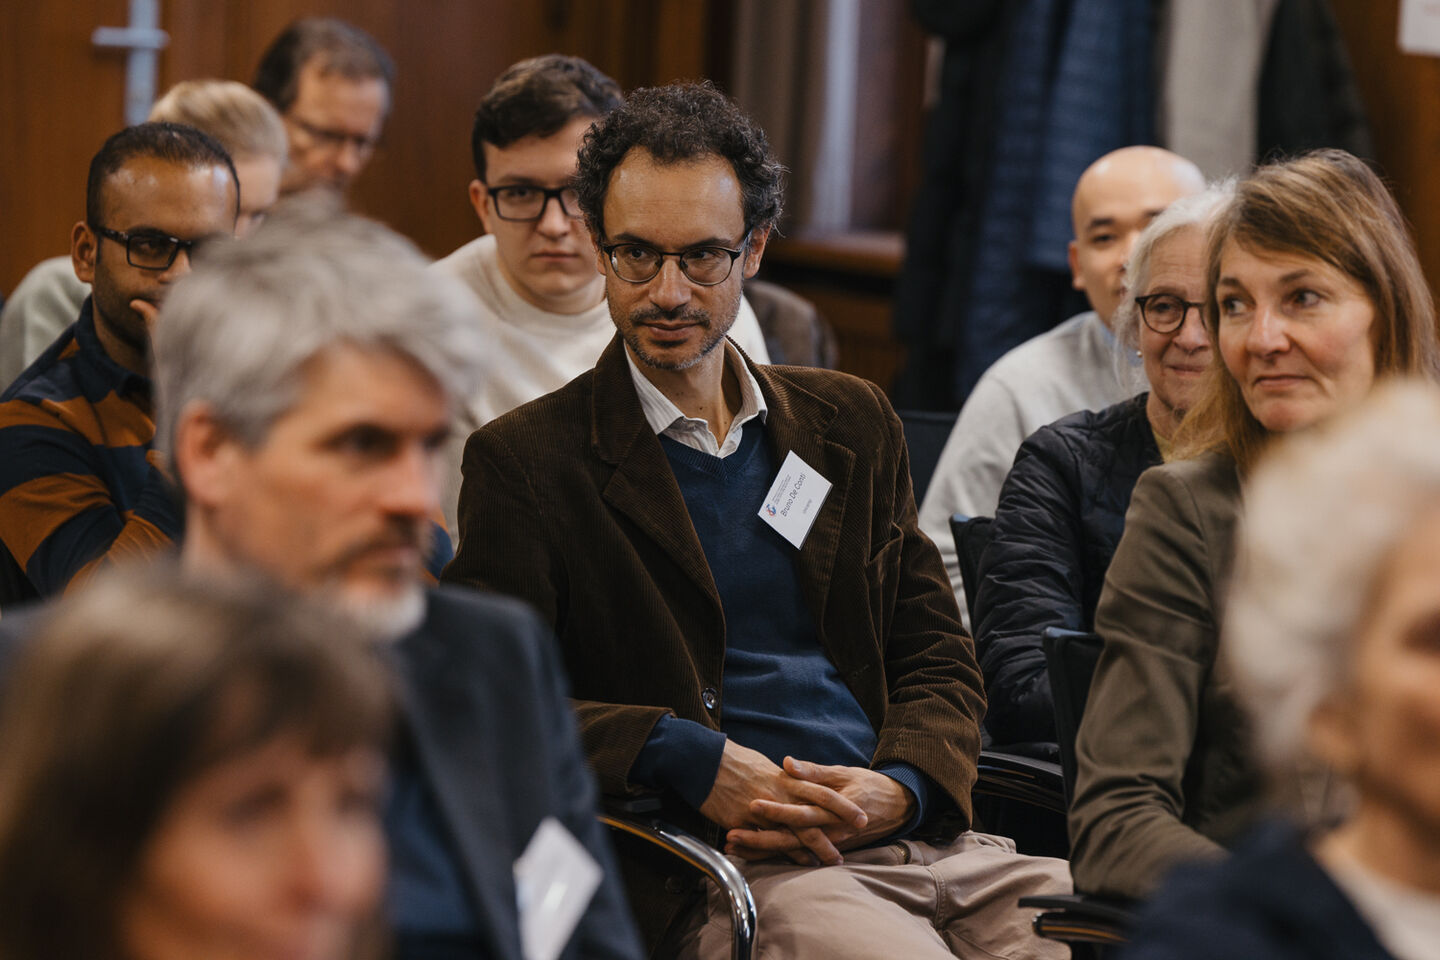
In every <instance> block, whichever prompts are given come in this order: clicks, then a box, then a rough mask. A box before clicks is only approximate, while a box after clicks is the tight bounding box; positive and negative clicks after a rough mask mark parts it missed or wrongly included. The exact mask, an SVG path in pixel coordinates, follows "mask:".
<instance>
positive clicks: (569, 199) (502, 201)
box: [485, 184, 584, 221]
mask: <svg viewBox="0 0 1440 960" xmlns="http://www.w3.org/2000/svg"><path fill="white" fill-rule="evenodd" d="M485 190H486V192H488V193H489V194H490V199H491V200H493V201H494V202H495V212H496V213H497V214H499V215H500V219H501V220H517V221H526V220H539V219H540V218H541V217H543V216H545V206H546V205H547V204H548V203H549V202H550V199H551V198H552V197H553V198H554V199H555V201H556V202H557V203H559V204H560V212H561V213H563V214H565V216H567V217H569V218H570V219H571V220H579V219H581V218H582V217H583V216H584V214H583V213H581V212H580V198H579V197H578V196H577V195H576V193H575V191H574V190H573V189H572V188H570V187H532V186H529V185H527V184H512V185H509V186H504V187H486V188H485Z"/></svg>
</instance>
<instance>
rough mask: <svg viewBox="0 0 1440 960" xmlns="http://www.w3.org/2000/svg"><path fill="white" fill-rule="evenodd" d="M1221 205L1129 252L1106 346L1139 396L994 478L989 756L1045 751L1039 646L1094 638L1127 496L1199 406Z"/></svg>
mask: <svg viewBox="0 0 1440 960" xmlns="http://www.w3.org/2000/svg"><path fill="white" fill-rule="evenodd" d="M1232 193H1233V189H1232V187H1231V186H1230V185H1223V186H1218V187H1211V188H1210V189H1209V190H1206V191H1205V192H1204V193H1200V194H1196V195H1194V196H1190V197H1182V198H1181V199H1179V200H1176V201H1175V202H1174V203H1173V204H1171V205H1170V207H1169V208H1167V209H1166V211H1165V212H1164V213H1162V214H1161V215H1160V216H1158V217H1156V218H1155V219H1154V220H1152V221H1151V222H1150V225H1149V226H1148V227H1146V228H1145V231H1144V232H1143V233H1141V234H1140V238H1139V239H1138V240H1136V241H1135V249H1134V251H1133V252H1132V253H1131V255H1130V260H1129V263H1128V264H1127V265H1126V278H1127V279H1126V286H1127V292H1126V295H1125V300H1124V301H1123V302H1122V303H1121V305H1120V307H1119V309H1118V310H1117V311H1116V314H1115V333H1116V336H1117V337H1119V339H1120V341H1121V342H1122V343H1123V344H1124V345H1125V346H1126V347H1127V348H1128V349H1130V350H1134V351H1136V352H1137V353H1138V354H1139V355H1140V357H1141V360H1142V362H1143V364H1144V368H1145V377H1146V379H1147V380H1148V381H1149V384H1150V389H1149V391H1148V392H1145V393H1142V394H1140V395H1139V396H1136V397H1132V398H1131V399H1129V400H1124V401H1121V402H1120V403H1117V404H1115V405H1114V406H1112V407H1106V408H1105V409H1104V410H1101V411H1098V412H1094V411H1090V410H1083V411H1081V412H1079V413H1074V414H1071V415H1070V416H1068V417H1065V418H1064V419H1062V420H1057V421H1056V422H1055V423H1052V424H1050V425H1049V426H1048V427H1041V428H1040V429H1039V430H1037V431H1035V432H1034V433H1033V434H1031V435H1030V438H1029V439H1028V440H1026V441H1025V442H1024V443H1023V444H1021V445H1020V452H1019V454H1017V455H1016V457H1015V466H1014V467H1012V468H1011V470H1010V475H1009V476H1008V477H1006V478H1005V486H1004V488H1003V489H1002V490H1001V492H1000V505H999V506H998V507H997V508H996V510H995V525H994V527H993V528H992V529H991V540H990V545H989V547H988V548H987V549H986V551H985V553H984V555H983V556H982V557H981V560H980V583H979V584H976V586H977V587H978V588H979V596H978V597H977V598H976V604H975V610H976V618H977V622H976V624H975V650H976V656H977V657H978V659H979V661H980V669H981V672H982V673H983V674H984V676H985V699H986V703H987V709H986V712H985V725H986V727H987V729H989V731H990V735H991V737H993V738H994V739H995V741H996V742H998V743H1030V742H1044V743H1052V742H1054V740H1055V712H1054V711H1055V706H1054V701H1053V700H1052V699H1051V696H1050V677H1049V674H1047V673H1046V671H1045V651H1044V649H1043V648H1042V646H1041V634H1043V633H1044V631H1045V629H1046V628H1047V627H1065V628H1066V629H1069V630H1090V629H1092V627H1093V626H1094V620H1095V604H1096V602H1097V601H1098V600H1099V599H1100V587H1101V585H1102V584H1103V583H1104V582H1105V570H1106V568H1107V567H1109V566H1110V558H1111V556H1113V555H1114V553H1115V545H1116V544H1117V543H1119V542H1120V531H1121V530H1123V529H1124V527H1125V508H1126V507H1128V506H1129V505H1130V491H1131V490H1132V489H1133V488H1134V486H1135V481H1136V480H1137V479H1139V477H1140V474H1141V473H1142V472H1143V471H1145V470H1146V469H1148V468H1150V467H1152V466H1154V465H1155V464H1157V463H1159V462H1160V460H1161V456H1162V454H1163V453H1164V452H1165V448H1168V447H1169V445H1170V438H1171V437H1173V436H1174V435H1175V430H1176V429H1177V428H1178V427H1179V426H1180V420H1181V418H1182V417H1184V415H1185V411H1187V410H1189V409H1190V407H1191V405H1192V404H1193V403H1194V402H1195V399H1196V397H1197V396H1198V395H1199V390H1200V378H1201V376H1202V375H1203V374H1204V372H1205V369H1206V367H1207V366H1208V365H1209V362H1210V335H1209V334H1208V333H1207V332H1206V330H1205V320H1204V318H1203V317H1202V316H1201V315H1200V311H1201V309H1202V308H1203V307H1204V301H1205V268H1206V260H1205V232H1206V230H1207V229H1208V228H1209V226H1210V221H1211V220H1212V219H1213V218H1214V216H1215V214H1216V213H1217V212H1218V211H1219V209H1220V207H1221V206H1222V205H1223V204H1224V203H1225V202H1226V201H1227V200H1228V199H1229V198H1230V196H1231V195H1232Z"/></svg>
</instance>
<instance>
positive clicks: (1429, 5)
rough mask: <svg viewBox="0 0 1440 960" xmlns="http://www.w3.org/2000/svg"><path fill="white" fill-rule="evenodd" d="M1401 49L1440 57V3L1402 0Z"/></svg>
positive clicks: (1426, 0) (1429, 0) (1430, 0)
mask: <svg viewBox="0 0 1440 960" xmlns="http://www.w3.org/2000/svg"><path fill="white" fill-rule="evenodd" d="M1400 49H1401V50H1403V51H1405V52H1406V53H1428V54H1429V55H1430V56H1432V57H1433V56H1440V2H1436V0H1401V3H1400Z"/></svg>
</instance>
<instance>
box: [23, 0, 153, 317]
mask: <svg viewBox="0 0 1440 960" xmlns="http://www.w3.org/2000/svg"><path fill="white" fill-rule="evenodd" d="M128 17H129V12H128V4H127V3H126V0H72V2H68V3H64V4H60V3H28V2H26V3H5V4H0V49H3V50H4V51H5V55H4V56H3V57H0V129H3V130H4V131H5V146H4V148H3V149H0V224H3V225H4V230H5V234H4V236H5V239H4V242H3V243H0V292H7V293H8V292H9V291H11V290H14V289H15V285H16V284H17V283H19V282H20V278H21V277H23V276H24V275H25V274H26V273H27V272H28V271H29V270H30V268H31V267H33V266H34V265H35V264H36V263H39V262H40V261H41V260H43V259H45V258H46V257H53V256H56V255H58V254H62V253H66V252H68V251H69V249H70V228H71V226H72V225H73V224H74V223H75V221H77V220H80V219H82V218H83V217H84V216H85V177H86V173H87V171H88V169H89V165H90V158H91V156H93V155H94V153H95V151H96V150H98V149H99V148H100V145H101V144H102V143H104V142H105V138H106V137H108V136H109V135H110V134H111V133H113V132H115V131H116V130H118V129H119V128H120V125H121V124H122V123H123V122H124V96H125V94H124V76H125V58H124V56H123V55H122V54H120V53H118V52H114V51H100V50H96V49H94V48H93V47H92V46H91V45H90V34H91V33H92V32H93V31H94V29H95V28H96V27H97V26H120V25H123V24H125V23H126V22H127V20H128Z"/></svg>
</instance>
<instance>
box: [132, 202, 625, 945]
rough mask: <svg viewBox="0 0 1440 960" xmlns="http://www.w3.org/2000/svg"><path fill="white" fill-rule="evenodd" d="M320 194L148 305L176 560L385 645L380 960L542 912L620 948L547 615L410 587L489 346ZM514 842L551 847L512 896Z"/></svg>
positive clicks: (460, 940)
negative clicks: (445, 452)
mask: <svg viewBox="0 0 1440 960" xmlns="http://www.w3.org/2000/svg"><path fill="white" fill-rule="evenodd" d="M333 201H334V198H332V197H326V196H323V195H321V196H312V197H308V198H304V202H301V203H299V205H298V207H297V206H296V205H294V204H292V206H291V209H289V210H284V209H283V208H284V206H285V205H284V204H282V205H281V208H277V210H276V212H275V213H274V214H273V215H272V216H271V217H270V219H269V220H268V221H267V223H266V224H265V226H264V227H263V228H262V229H261V230H259V231H258V232H257V233H256V234H255V236H254V237H252V238H250V239H249V240H247V241H246V242H245V243H237V244H232V245H230V246H228V247H227V248H225V249H222V250H217V251H215V252H214V255H213V256H210V257H207V258H206V260H205V262H204V263H202V265H201V267H200V268H199V269H198V270H197V271H196V272H195V273H194V274H193V275H192V276H191V277H189V278H187V281H186V283H185V284H182V285H181V287H180V288H179V289H178V290H176V292H175V294H174V295H173V296H172V297H171V298H170V300H169V301H168V302H167V303H166V305H165V318H164V322H163V323H162V324H161V325H160V327H159V330H158V331H157V334H156V338H155V371H156V373H155V376H156V382H157V384H158V387H159V395H160V405H159V412H160V421H159V423H160V426H159V434H158V436H159V437H160V442H161V445H162V447H163V448H164V449H165V450H166V452H167V454H168V456H169V457H170V458H171V462H172V464H173V467H174V470H175V474H176V476H177V477H178V478H179V479H180V482H181V484H182V485H183V486H184V492H185V540H184V543H183V545H182V548H181V553H180V559H181V563H182V566H183V567H184V568H185V569H186V570H187V571H189V572H191V573H194V574H206V575H210V576H215V577H220V578H228V577H232V576H236V575H239V574H241V573H243V572H245V571H252V572H256V573H259V574H263V575H265V576H268V577H270V578H272V579H273V580H274V581H276V582H277V583H280V584H283V585H284V586H286V587H289V588H291V589H294V590H296V591H299V592H303V593H306V594H310V595H313V596H315V597H317V598H319V599H322V600H324V601H325V602H327V603H330V604H333V605H335V606H337V607H339V608H341V609H343V610H344V611H346V612H348V613H349V614H351V615H352V616H354V617H356V618H357V619H359V620H360V621H361V622H362V623H365V624H368V625H369V627H370V629H371V630H372V631H373V632H375V633H377V634H379V635H380V637H381V638H382V640H383V641H384V649H385V654H386V661H387V663H388V664H389V665H390V666H391V668H392V669H393V671H394V674H395V678H396V681H397V686H398V688H399V690H400V694H401V697H400V699H401V708H402V710H401V713H402V716H401V721H402V722H401V735H400V737H399V738H398V740H399V742H398V744H397V749H396V750H395V752H394V754H393V755H392V758H391V759H392V764H393V781H394V783H393V788H392V790H391V797H390V801H389V803H388V805H387V807H386V811H385V822H386V831H387V834H388V836H389V838H390V844H391V850H392V861H391V878H390V886H389V890H388V901H389V902H388V912H389V917H390V922H391V925H392V926H393V928H394V929H395V931H396V936H397V950H396V956H397V957H398V958H399V960H406V958H416V960H420V958H427V960H433V958H439V957H452V956H453V957H461V956H463V957H474V956H485V957H504V958H514V960H520V958H521V956H522V946H521V945H522V942H524V943H527V944H528V943H531V942H532V941H533V935H534V934H535V932H536V931H537V930H542V929H543V930H544V931H545V932H546V933H547V934H548V935H549V936H551V937H552V938H554V939H555V942H556V943H557V944H558V945H559V946H562V947H565V952H564V953H563V956H564V957H567V958H622V957H625V958H634V957H637V956H638V955H639V941H638V938H637V937H636V935H635V932H634V927H633V925H632V922H631V920H630V917H629V915H628V912H627V910H626V907H625V901H624V896H623V892H622V891H621V890H620V887H619V881H618V879H617V877H616V875H615V873H614V867H613V863H612V860H611V854H610V852H609V847H608V842H607V839H606V837H605V835H604V833H603V831H602V828H601V826H600V824H599V822H598V821H597V820H596V819H595V787H594V783H593V781H592V779H591V777H590V774H589V772H588V771H587V770H586V769H585V764H584V758H583V756H582V754H581V753H580V746H579V743H578V742H577V740H576V736H575V722H574V717H573V716H572V714H571V712H570V708H569V704H568V701H567V700H566V698H565V683H564V679H563V676H562V674H561V673H560V666H559V661H558V656H557V653H556V649H555V644H554V640H553V638H552V637H551V636H550V633H549V631H548V630H547V629H546V627H545V626H544V625H543V624H542V623H541V622H540V620H539V618H537V617H536V616H535V614H534V613H533V612H532V611H530V610H528V609H526V608H525V607H524V605H522V604H520V603H517V602H515V601H513V600H509V599H505V598H499V597H491V596H481V595H479V594H475V593H472V592H470V591H456V590H427V589H425V588H424V587H423V586H422V575H423V573H424V568H423V561H424V557H425V555H426V541H427V540H429V539H431V537H433V536H435V535H437V530H436V527H435V526H434V524H433V523H431V522H430V520H429V518H430V517H431V516H432V515H433V514H434V513H435V512H436V510H437V509H438V507H439V465H440V458H441V450H442V449H443V446H444V442H445V438H446V437H447V436H448V434H449V431H450V428H451V426H452V424H453V421H454V416H455V412H456V410H457V409H458V405H459V402H460V398H462V397H466V396H469V395H470V391H471V390H472V389H473V387H474V384H475V380H476V378H477V376H478V371H479V367H480V360H481V357H482V356H483V353H484V349H485V345H484V343H483V341H482V340H481V339H480V337H479V336H478V334H477V333H476V332H475V330H474V329H473V327H472V325H471V323H470V319H471V317H472V316H473V314H474V310H475V304H474V298H473V297H472V296H470V294H469V292H468V291H466V290H465V288H464V287H463V286H462V285H461V284H459V283H456V282H455V281H453V280H450V279H448V278H445V277H437V276H435V275H434V274H430V273H428V272H427V270H426V266H427V264H428V261H427V260H426V259H425V258H424V257H423V256H421V254H420V253H419V252H418V251H417V250H416V249H415V248H414V247H413V246H412V245H411V244H409V243H408V242H406V241H405V240H403V239H402V238H400V237H398V236H396V235H395V234H394V233H392V232H390V231H389V230H387V229H385V228H384V227H382V226H380V225H379V224H376V223H372V222H370V221H367V220H363V219H361V218H358V217H353V216H345V215H341V214H339V213H337V212H335V211H334V209H333V208H332V202H333ZM440 535H441V536H443V534H440ZM547 825H548V826H547ZM541 827H544V829H540V828H541ZM567 832H568V833H569V834H570V835H572V836H573V837H574V838H575V841H574V842H565V843H560V842H559V840H560V839H561V838H563V837H564V835H565V833H567ZM537 848H538V849H537ZM527 851H530V852H532V853H533V854H534V856H532V857H531V858H530V861H527V862H531V863H534V862H536V861H539V862H540V863H542V864H543V863H545V862H547V857H548V858H551V859H549V860H548V862H551V863H555V862H556V861H555V859H554V857H555V855H556V853H557V851H563V855H562V856H560V857H559V860H558V864H559V866H558V870H559V874H558V879H559V881H560V882H561V883H560V885H559V886H557V885H556V884H555V883H551V882H550V881H553V880H556V879H557V875H553V874H547V873H545V872H544V870H543V869H540V868H538V867H535V868H532V870H538V872H532V873H531V875H530V877H529V878H528V880H527V881H526V885H527V888H528V889H527V895H526V896H524V897H522V898H521V899H522V900H523V902H524V904H525V905H526V906H525V908H524V909H523V910H521V909H519V908H518V906H517V883H518V882H519V881H517V879H516V876H515V863H516V860H517V859H519V858H520V857H521V855H522V854H525V853H527ZM591 875H593V878H594V883H595V884H598V887H592V886H589V885H587V883H586V882H585V881H584V878H586V877H588V876H591ZM565 883H569V884H570V887H569V893H568V894H567V893H565V891H564V890H563V889H561V887H562V886H563V885H564V884H565ZM572 906H573V908H574V909H573V912H568V908H570V907H572ZM552 908H553V909H554V910H555V912H550V911H551V910H552ZM567 942H568V946H566V944H567ZM531 955H533V954H531Z"/></svg>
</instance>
